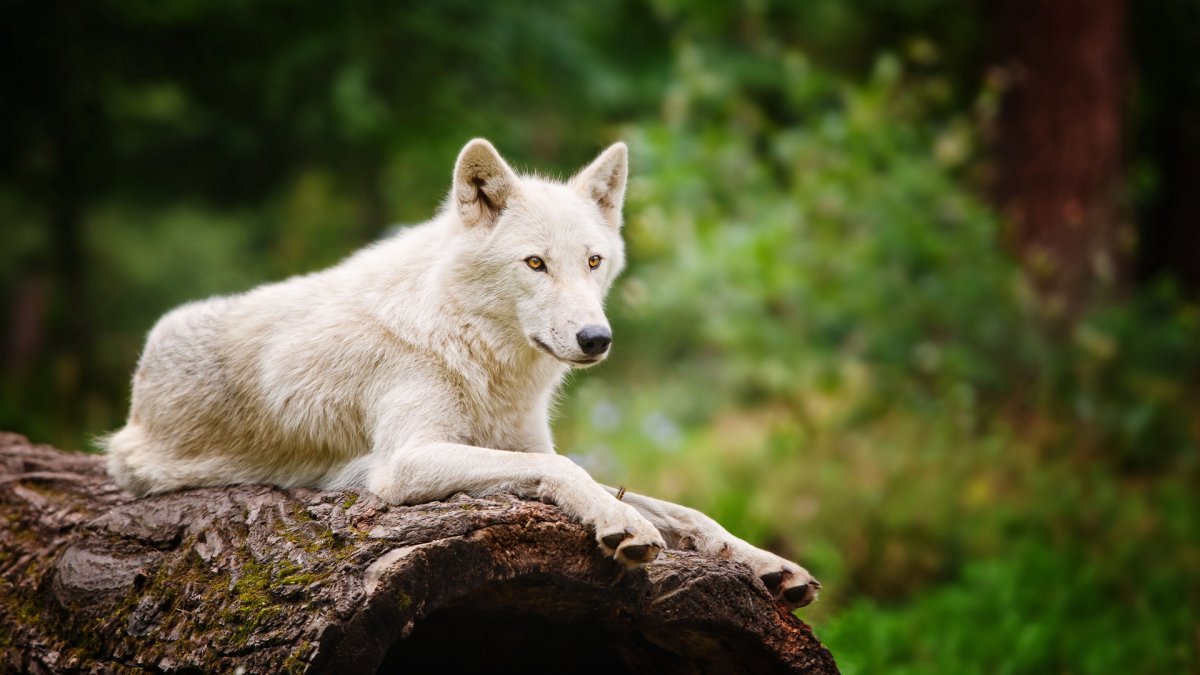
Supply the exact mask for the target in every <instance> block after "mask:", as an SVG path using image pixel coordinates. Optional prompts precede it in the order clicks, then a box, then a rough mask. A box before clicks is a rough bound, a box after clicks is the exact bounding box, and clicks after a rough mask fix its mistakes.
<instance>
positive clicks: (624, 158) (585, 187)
mask: <svg viewBox="0 0 1200 675" xmlns="http://www.w3.org/2000/svg"><path fill="white" fill-rule="evenodd" d="M628 175H629V150H628V148H626V147H625V144H624V143H614V144H612V145H610V146H609V147H608V149H607V150H605V151H604V152H602V153H600V156H599V157H597V158H596V159H595V161H593V162H592V163H591V164H589V165H587V167H586V168H584V170H583V171H580V172H579V173H578V174H576V176H575V177H574V178H572V179H571V187H573V188H575V190H576V191H577V192H579V194H580V195H581V196H583V198H584V199H591V200H592V201H594V202H596V203H597V204H598V205H599V206H600V212H601V213H603V214H604V219H605V220H606V221H608V224H609V225H612V226H613V227H614V228H619V227H621V206H622V205H623V204H624V203H625V180H626V178H627V177H628Z"/></svg>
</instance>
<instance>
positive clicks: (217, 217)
mask: <svg viewBox="0 0 1200 675" xmlns="http://www.w3.org/2000/svg"><path fill="white" fill-rule="evenodd" d="M301 7H303V5H302V4H298V5H294V6H293V5H288V4H287V3H273V2H265V1H264V2H237V3H168V4H165V5H156V4H153V3H150V4H147V3H137V2H125V3H111V4H101V5H97V6H96V7H94V8H93V11H95V12H97V13H98V14H99V15H103V16H105V17H106V18H107V20H108V21H110V22H115V23H117V24H120V25H122V26H125V27H126V29H127V30H132V29H133V28H137V29H138V30H149V31H151V32H152V33H153V34H156V35H160V37H161V40H159V41H154V40H151V41H149V42H139V43H137V45H136V46H130V45H125V46H122V47H120V48H119V49H118V48H116V47H114V48H113V49H114V51H116V52H119V51H120V50H122V49H123V50H126V51H129V52H138V50H141V51H140V52H139V53H140V54H141V55H142V56H156V57H158V58H159V60H158V61H153V62H152V61H146V62H136V63H134V64H129V63H127V60H126V59H122V58H114V59H113V60H111V61H105V62H104V63H105V64H116V65H113V66H112V69H111V70H109V71H106V72H109V73H110V74H111V76H112V77H113V78H114V79H115V81H116V82H118V83H120V86H118V87H115V88H114V89H113V91H112V92H109V94H108V95H106V96H104V97H102V98H103V100H104V101H105V102H106V107H105V109H106V110H109V111H115V112H112V117H111V118H110V119H109V120H108V122H107V124H109V125H110V126H111V128H113V129H115V130H117V131H118V132H119V134H124V135H123V136H118V137H117V138H118V141H119V139H120V138H126V137H129V138H133V140H128V141H127V142H126V141H119V142H118V141H114V145H113V146H112V148H110V149H109V150H106V152H109V153H110V154H109V155H107V156H108V157H109V158H110V161H112V162H116V163H117V164H118V165H120V166H123V167H126V168H127V171H126V172H125V173H123V174H121V175H117V176H113V177H112V181H113V182H112V185H113V186H114V187H112V188H111V189H110V190H108V191H106V192H103V193H102V194H99V195H98V196H96V198H95V199H93V200H91V201H90V202H89V208H88V217H87V228H86V250H87V251H88V254H89V260H90V265H91V268H92V270H93V272H92V274H91V275H90V285H89V297H90V298H92V300H93V302H94V304H95V305H96V317H97V320H96V325H97V330H96V341H97V344H96V345H95V350H94V354H93V355H92V359H93V360H94V363H93V365H94V367H95V368H96V370H97V372H99V373H101V380H102V381H101V383H100V384H99V385H98V386H97V387H96V388H95V389H94V390H92V391H91V392H90V394H88V399H87V401H86V405H85V406H84V411H85V416H84V417H83V418H82V419H74V418H71V417H70V416H67V415H65V414H60V411H59V410H58V409H57V408H56V406H55V405H54V402H55V401H56V400H57V397H60V396H61V395H62V391H63V389H62V387H61V386H60V385H61V383H62V382H64V381H70V379H71V374H72V368H77V367H78V364H72V363H71V362H70V361H69V359H64V358H61V357H56V356H55V354H56V353H55V352H53V350H50V351H49V352H48V353H45V354H43V355H42V356H41V357H39V359H40V360H39V361H38V362H37V363H34V364H23V365H22V367H23V368H24V370H23V372H24V376H23V377H20V378H18V377H16V376H12V375H10V376H9V377H6V378H5V379H4V380H3V381H2V382H0V426H5V427H14V428H16V429H17V430H19V431H22V432H25V433H28V434H29V435H31V436H32V437H34V438H36V439H38V440H48V441H54V442H57V443H60V444H67V445H71V444H74V445H79V444H80V442H81V439H82V438H83V437H84V435H85V434H90V433H96V432H100V431H103V430H105V429H107V428H111V427H113V426H115V425H117V424H119V423H120V418H121V415H122V414H123V412H124V398H123V397H124V396H126V395H127V394H126V391H127V390H126V377H127V373H128V372H129V370H130V369H131V368H132V364H133V361H134V359H135V358H136V354H137V351H138V349H139V346H140V342H141V339H142V336H143V334H144V332H145V331H146V330H147V329H148V328H149V326H150V325H151V324H152V323H153V321H154V319H155V318H156V317H157V316H158V315H160V314H161V313H162V312H163V311H165V310H166V309H167V308H169V307H170V306H172V305H174V304H177V303H179V302H182V301H184V300H187V299H190V298H195V297H200V296H204V295H208V294H212V293H219V292H230V291H236V290H239V289H243V288H246V287H249V286H251V285H253V284H255V283H258V282H261V281H264V280H268V279H275V278H279V277H282V276H285V275H288V274H293V273H299V272H303V271H307V270H311V269H314V268H316V267H319V266H322V265H327V264H330V263H332V262H334V261H336V260H337V259H339V258H340V257H342V256H343V255H345V254H346V253H348V252H349V251H351V250H353V249H354V248H356V247H357V246H360V245H362V244H363V243H365V242H366V241H368V240H369V239H370V238H371V237H374V236H377V235H378V234H380V233H381V232H382V230H383V226H384V224H385V222H386V221H384V220H380V218H381V217H384V218H387V219H390V220H399V221H403V222H415V221H418V220H421V219H424V218H426V217H428V215H429V214H430V213H431V212H432V211H433V210H434V209H435V208H436V205H437V203H438V201H439V198H440V196H441V195H442V194H443V191H444V190H445V189H446V186H447V182H448V177H449V173H450V166H451V161H452V158H453V154H454V152H455V150H456V149H457V147H458V146H459V144H461V143H462V142H463V141H465V140H466V139H467V138H469V137H470V136H473V135H487V136H489V137H491V138H492V139H493V140H494V141H496V142H497V145H498V146H499V147H500V149H501V151H502V152H504V153H505V154H506V155H507V156H509V157H510V158H513V159H515V162H516V164H517V165H518V166H523V165H528V166H535V167H537V168H546V167H549V168H550V169H551V170H557V171H566V170H570V169H571V168H573V167H575V166H577V165H579V164H580V163H581V162H583V161H585V160H586V159H587V158H588V157H589V156H590V155H591V154H592V153H594V152H595V151H596V150H597V149H598V148H599V146H600V145H601V144H602V143H603V142H605V141H607V140H615V139H617V138H621V139H624V140H626V141H627V142H628V143H629V144H630V146H631V150H632V153H633V173H632V183H631V185H630V189H629V193H628V204H627V209H626V220H627V223H628V224H627V227H626V238H627V241H628V243H629V249H630V250H629V255H630V266H629V271H628V272H627V273H626V276H625V277H624V278H623V279H622V281H621V282H620V283H619V284H618V286H617V288H616V289H615V291H614V295H613V297H612V298H611V301H610V311H609V314H610V318H611V319H612V321H613V323H614V329H615V334H616V336H617V337H616V342H615V346H614V353H613V355H612V358H610V359H609V361H608V363H607V364H606V365H605V366H604V367H603V368H601V369H598V370H595V371H592V372H589V373H587V374H585V375H579V376H577V377H575V378H573V379H572V381H571V384H570V386H569V387H568V391H567V392H566V395H565V396H564V397H563V400H562V401H561V404H560V406H559V413H560V414H559V416H558V420H557V422H556V425H555V430H556V435H557V440H558V445H559V447H560V448H561V449H562V450H563V452H566V453H569V454H571V455H572V456H573V457H574V458H575V459H576V460H577V461H579V462H580V463H582V464H584V465H586V466H587V467H588V468H589V469H590V470H592V472H593V473H594V474H595V475H596V476H597V477H598V478H601V479H603V480H606V481H609V482H612V483H619V484H623V485H626V486H627V487H628V488H629V489H631V490H635V491H639V492H645V493H648V494H654V495H656V496H660V497H663V498H667V499H673V500H678V501H680V502H683V503H687V504H690V505H693V506H696V507H698V508H701V509H702V510H705V511H706V512H708V513H710V514H711V515H713V516H714V517H715V518H717V519H718V520H719V521H721V522H722V523H723V524H725V525H726V526H727V527H728V528H729V529H730V530H731V531H733V532H735V533H737V534H739V535H741V536H744V537H745V538H747V539H749V540H751V541H753V542H755V543H757V544H760V545H763V546H767V547H770V548H773V549H775V550H778V551H780V552H781V553H784V554H786V555H789V556H792V557H794V558H796V559H797V560H799V561H801V562H802V563H803V564H805V565H806V566H807V567H809V569H811V570H812V571H814V572H815V573H816V574H817V575H818V576H819V577H820V578H821V579H822V581H823V582H824V583H825V587H826V590H825V592H824V595H823V596H822V600H821V601H820V602H819V603H817V604H816V605H814V606H812V607H809V608H806V609H804V610H802V611H801V616H803V617H804V618H805V619H806V620H809V621H810V622H812V623H813V624H814V625H815V626H816V629H817V632H818V634H819V635H820V636H821V637H822V638H823V640H825V641H826V643H827V644H828V646H829V647H830V648H831V650H832V651H833V653H834V654H835V655H836V657H837V658H838V660H839V663H840V664H841V665H842V667H843V669H844V671H845V672H847V673H859V672H861V673H871V672H913V673H931V672H945V673H973V672H979V673H993V672H998V673H1008V672H1012V673H1040V672H1071V673H1101V672H1110V671H1124V672H1162V673H1174V672H1196V671H1197V669H1200V656H1198V654H1197V651H1198V649H1200V645H1198V644H1197V638H1196V636H1197V635H1198V634H1200V633H1198V632H1197V631H1200V618H1198V613H1197V611H1196V609H1195V608H1196V607H1200V577H1197V575H1196V570H1197V569H1200V523H1198V522H1197V515H1198V514H1200V491H1198V490H1197V487H1198V486H1200V480H1198V479H1200V449H1198V446H1200V424H1198V422H1197V417H1196V415H1195V411H1196V410H1197V409H1198V405H1200V339H1198V338H1200V313H1198V309H1197V307H1196V306H1195V304H1193V303H1190V302H1187V301H1185V300H1184V299H1183V298H1182V297H1181V295H1180V294H1179V292H1177V291H1176V290H1175V289H1174V287H1173V286H1172V285H1171V283H1170V281H1169V280H1165V281H1159V282H1155V283H1147V284H1143V285H1142V286H1140V287H1139V288H1137V289H1134V290H1132V291H1130V292H1129V293H1127V294H1125V295H1122V296H1119V297H1118V296H1114V297H1112V298H1110V299H1109V300H1108V301H1106V302H1104V303H1102V304H1100V305H1098V306H1097V307H1095V308H1094V310H1093V311H1091V312H1090V313H1088V314H1087V315H1086V316H1084V317H1083V318H1082V319H1080V320H1079V321H1078V322H1077V323H1075V324H1074V325H1072V326H1070V327H1068V328H1066V329H1064V328H1062V327H1047V326H1044V325H1042V323H1040V321H1039V319H1038V316H1037V315H1036V312H1035V310H1034V308H1033V302H1032V299H1031V297H1030V291H1029V289H1028V285H1027V284H1026V282H1025V280H1024V278H1023V275H1022V272H1021V270H1020V269H1019V267H1018V266H1017V265H1016V264H1015V262H1014V261H1013V260H1011V259H1010V258H1009V256H1008V255H1006V253H1005V252H1004V248H1003V247H1002V246H1001V245H1000V242H1001V241H1002V234H1003V223H1002V222H1001V221H1000V219H999V218H998V216H997V214H996V213H995V212H994V211H993V210H992V209H991V208H989V207H988V206H987V204H986V201H985V200H984V199H983V198H982V197H981V193H982V190H981V188H980V186H981V183H982V181H983V178H985V177H986V175H987V172H988V170H989V162H988V158H987V154H986V144H985V143H984V139H985V137H986V135H987V133H988V132H989V129H990V125H991V122H992V118H993V116H994V115H995V114H996V105H997V103H996V101H997V99H998V95H999V94H998V92H997V91H996V89H995V87H994V85H995V83H994V82H993V81H992V80H990V79H989V78H986V77H982V76H980V63H981V61H982V56H981V53H980V49H979V43H980V41H981V40H982V39H983V38H982V37H981V36H982V35H983V34H984V33H985V28H986V27H985V25H984V24H983V22H982V19H981V17H980V16H979V11H978V7H977V6H976V5H975V4H974V3H956V2H950V1H948V0H908V1H906V2H884V1H882V0H878V1H876V0H871V1H867V2H861V3H853V4H851V3H843V2H835V1H834V0H814V1H813V2H806V3H782V2H780V3H771V2H746V3H737V4H734V3H702V4H696V3H691V2H681V1H678V0H658V1H657V2H652V3H649V4H640V3H632V2H618V1H615V0H605V1H603V2H596V3H587V4H583V3H580V4H568V5H561V6H560V5H559V4H550V3H533V4H528V5H521V6H520V7H519V8H518V7H517V6H515V5H511V4H508V3H498V4H492V5H488V4H484V5H479V4H477V3H472V4H467V3H410V4H403V5H401V4H396V5H388V4H383V3H378V4H376V3H352V5H349V6H347V8H346V9H344V10H342V11H339V12H332V13H331V14H329V15H326V14H325V13H323V12H315V11H308V12H302V11H300V10H299V9H298V8H301ZM114 8H115V9H114ZM310 9H311V8H310ZM117 10H119V11H117ZM283 26H286V27H287V28H288V31H287V32H279V31H277V30H272V28H274V29H281V28H282V27H283ZM155 31H163V32H162V33H161V34H160V33H157V32H155ZM118 34H120V31H118ZM189 41H190V42H189ZM194 43H199V44H213V45H218V46H221V47H222V48H226V49H228V52H224V53H211V54H209V53H206V54H205V55H204V57H203V58H202V59H198V60H189V57H186V56H184V55H181V54H180V53H178V50H179V49H182V48H183V47H181V46H179V45H186V44H194ZM215 49H216V48H215ZM216 51H218V52H219V49H216ZM247 54H252V55H253V56H252V57H248V56H247ZM229 66H237V68H236V69H235V70H234V71H232V72H229V73H228V75H226V74H224V71H223V69H224V68H225V67H229ZM106 67H107V66H106ZM139 120H140V121H139ZM264 130H267V132H265V133H264ZM170 139H174V141H171V140H170ZM189 139H190V140H189ZM209 144H213V145H212V146H211V147H209ZM239 158H241V159H239ZM10 159H11V158H10ZM31 161H32V160H31ZM35 164H36V163H35ZM14 166H15V165H14ZM230 167H234V169H231V168H230ZM18 168H19V167H18ZM259 174H264V175H259ZM13 175H18V174H13ZM19 175H20V176H22V177H26V178H27V177H28V176H29V175H36V172H33V174H30V172H29V171H25V172H24V173H20V174H19ZM24 179H25V178H22V180H24ZM21 185H22V182H21V181H18V180H8V181H6V182H5V183H4V184H3V186H2V187H0V218H3V220H4V221H5V222H6V223H10V224H11V227H9V228H8V229H6V230H5V235H6V237H5V240H6V242H7V243H8V245H7V246H6V247H4V248H3V249H2V250H0V283H3V284H4V285H5V286H6V287H7V286H10V285H15V284H17V283H18V282H20V280H21V279H22V278H24V277H23V275H25V276H27V275H29V274H31V273H32V274H33V276H34V277H35V278H37V273H38V272H39V270H40V269H41V268H40V267H38V265H36V264H34V263H31V262H30V261H31V260H37V259H38V258H39V256H44V255H45V253H44V252H45V251H46V250H48V248H49V247H50V243H49V241H50V240H49V235H47V234H46V232H45V227H44V222H45V218H46V216H45V213H44V212H43V211H41V210H39V209H40V207H39V205H38V203H37V202H36V201H35V200H33V199H32V198H31V197H30V195H29V194H25V193H23V192H22V191H21ZM1135 187H1136V186H1135ZM31 270H32V272H31Z"/></svg>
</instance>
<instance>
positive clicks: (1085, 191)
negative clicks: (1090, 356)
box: [989, 0, 1129, 319]
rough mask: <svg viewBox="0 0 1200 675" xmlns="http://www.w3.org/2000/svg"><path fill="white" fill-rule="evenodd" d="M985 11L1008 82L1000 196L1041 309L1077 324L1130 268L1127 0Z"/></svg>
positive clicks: (1005, 5)
mask: <svg viewBox="0 0 1200 675" xmlns="http://www.w3.org/2000/svg"><path fill="white" fill-rule="evenodd" d="M989 7H990V9H991V14H992V17H993V19H994V20H995V23H996V32H995V39H996V45H995V47H996V50H997V52H998V56H999V57H1000V59H1001V61H1002V63H1003V64H1004V67H1005V72H1006V73H1008V76H1009V80H1010V82H1009V87H1008V89H1007V91H1006V92H1005V94H1004V99H1003V101H1002V105H1001V109H1000V117H999V127H998V138H997V143H996V154H997V159H998V169H999V175H998V184H997V186H996V187H997V190H998V195H997V197H998V200H999V204H1000V207H1001V209H1002V211H1003V212H1004V214H1005V216H1006V217H1007V218H1008V220H1009V224H1010V226H1011V228H1012V229H1011V232H1010V234H1011V244H1012V246H1013V247H1014V248H1015V249H1016V251H1017V253H1018V255H1019V256H1020V257H1021V259H1022V262H1023V263H1024V266H1025V269H1026V271H1027V273H1028V275H1029V278H1030V279H1031V280H1032V282H1033V284H1034V286H1035V288H1036V290H1037V291H1038V292H1039V297H1040V298H1041V299H1042V301H1043V307H1044V309H1045V310H1046V312H1047V313H1048V314H1049V315H1050V316H1051V317H1052V318H1056V319H1058V318H1063V319H1070V318H1072V317H1074V316H1076V315H1077V314H1078V313H1079V312H1080V311H1082V310H1083V309H1085V308H1086V307H1087V305H1088V304H1089V303H1090V302H1091V301H1092V300H1094V299H1095V298H1096V296H1097V295H1098V292H1099V291H1101V290H1103V289H1104V288H1105V287H1107V286H1114V285H1116V283H1117V282H1118V281H1119V280H1120V277H1122V276H1123V275H1124V272H1125V269H1124V268H1125V267H1126V266H1127V260H1126V259H1127V258H1128V253H1129V245H1128V242H1124V243H1123V242H1122V232H1121V229H1120V225H1121V223H1120V220H1121V217H1122V213H1121V199H1122V196H1121V195H1120V194H1119V190H1120V188H1121V177H1122V169H1123V167H1122V132H1123V130H1124V122H1125V112H1126V110H1125V108H1126V103H1125V93H1126V79H1127V78H1126V76H1127V71H1128V68H1127V63H1126V61H1127V45H1126V39H1125V28H1126V26H1125V24H1126V11H1125V2H1124V0H1055V1H1053V2H1044V1H1043V0H993V1H992V2H990V3H989ZM1128 238H1129V237H1126V239H1128Z"/></svg>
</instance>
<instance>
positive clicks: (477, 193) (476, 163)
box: [452, 138, 518, 227]
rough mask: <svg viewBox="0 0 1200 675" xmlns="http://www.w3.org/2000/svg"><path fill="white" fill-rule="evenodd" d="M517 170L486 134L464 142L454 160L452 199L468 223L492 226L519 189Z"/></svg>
mask: <svg viewBox="0 0 1200 675" xmlns="http://www.w3.org/2000/svg"><path fill="white" fill-rule="evenodd" d="M517 181H518V179H517V174H515V173H513V170H512V169H510V168H509V167H508V164H506V163H505V162H504V160H503V159H501V158H500V153H498V152H496V148H494V147H493V146H492V144H491V143H488V142H487V141H486V140H484V139H482V138H476V139H474V140H472V141H471V142H470V143H467V144H466V145H465V146H463V149H462V152H460V153H458V160H457V161H456V162H455V163H454V193H453V195H452V199H453V200H454V206H455V208H456V209H457V210H458V215H459V216H460V217H461V218H462V222H463V224H464V225H466V226H467V227H477V226H483V227H491V226H492V225H494V224H495V223H496V218H497V217H499V215H500V212H501V211H503V210H504V207H505V206H507V205H508V201H509V199H511V198H512V196H513V193H514V192H515V191H516V190H517Z"/></svg>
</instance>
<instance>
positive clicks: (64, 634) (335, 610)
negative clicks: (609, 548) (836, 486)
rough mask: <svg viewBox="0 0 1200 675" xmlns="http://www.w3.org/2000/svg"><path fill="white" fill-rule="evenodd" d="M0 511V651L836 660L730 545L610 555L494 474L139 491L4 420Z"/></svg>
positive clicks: (798, 669) (555, 664) (159, 661)
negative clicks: (384, 497) (326, 486)
mask: <svg viewBox="0 0 1200 675" xmlns="http://www.w3.org/2000/svg"><path fill="white" fill-rule="evenodd" d="M0 519H3V522H4V527H3V529H2V530H0V672H9V671H12V672H64V671H71V672H81V671H82V672H96V671H99V672H145V671H155V672H181V671H187V672H235V671H238V672H247V673H267V672H304V673H370V672H392V671H400V670H404V671H407V672H418V673H419V672H429V671H435V670H436V671H437V672H449V673H453V672H483V671H486V672H504V671H509V670H517V669H521V670H532V669H543V670H545V671H548V672H590V671H592V670H600V669H603V670H605V671H607V672H610V673H614V672H615V673H619V672H656V673H676V672H678V673H695V672H711V673H738V672H747V673H769V672H789V673H835V672H837V667H836V665H835V664H834V661H833V658H832V656H830V654H829V652H828V651H827V650H826V649H825V648H824V647H823V646H822V645H821V644H820V643H819V642H818V641H817V640H816V638H815V637H814V636H813V634H812V631H811V630H810V629H809V627H808V626H807V625H805V624H804V623H803V622H802V621H800V620H799V619H797V618H796V617H794V616H792V615H791V614H790V613H789V612H788V611H787V610H786V609H785V608H783V607H781V606H778V605H776V604H775V603H774V602H773V601H772V600H771V598H770V596H769V595H768V593H767V591H766V589H765V588H764V587H763V586H762V584H761V582H759V580H758V579H757V578H755V577H754V575H753V574H751V572H750V571H749V570H748V569H746V568H745V567H743V566H741V565H740V564H738V563H733V562H730V561H727V560H718V559H713V558H706V557H703V556H700V555H698V554H696V553H694V552H690V551H674V550H672V551H667V552H665V553H664V554H663V555H662V556H661V557H660V558H659V560H657V561H655V562H654V563H652V564H650V565H647V566H646V567H645V568H643V569H640V570H632V571H631V570H626V569H624V568H623V567H622V566H621V565H619V564H617V563H615V562H614V561H612V560H611V559H609V558H606V557H605V556H603V555H601V553H600V551H599V549H598V548H597V546H596V545H595V542H594V541H593V539H592V537H591V536H590V534H589V533H588V532H587V530H586V529H585V528H584V527H582V526H580V525H579V524H577V523H574V522H571V521H570V520H569V519H567V518H566V517H565V516H563V515H562V513H561V512H560V511H559V510H558V509H557V508H555V507H554V506H551V505H548V504H543V503H540V502H531V501H524V500H520V499H517V498H515V497H511V496H506V495H501V496H496V497H491V498H488V499H474V498H470V497H466V496H463V495H459V496H456V497H454V498H452V499H449V500H447V501H443V502H434V503H429V504H421V505H417V506H389V505H387V504H385V503H383V502H382V501H381V500H379V499H378V498H376V497H374V496H373V495H371V494H368V493H357V492H328V491H320V490H312V489H291V490H283V489H278V488H273V487H267V486H237V487H228V488H204V489H195V490H186V491H182V492H178V493H173V494H167V495H160V496H156V497H150V498H146V499H134V498H132V497H131V496H129V495H127V494H125V493H123V492H121V491H120V490H118V489H117V488H116V487H115V486H114V485H113V484H112V483H111V482H110V481H109V480H108V478H107V476H106V475H105V473H104V468H103V460H102V458H100V457H97V456H91V455H82V454H71V453H64V452H61V451H58V450H55V449H53V448H50V447H48V446H38V445H31V444H30V443H29V442H28V441H27V440H25V439H24V438H22V437H21V436H18V435H16V434H6V433H0Z"/></svg>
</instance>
